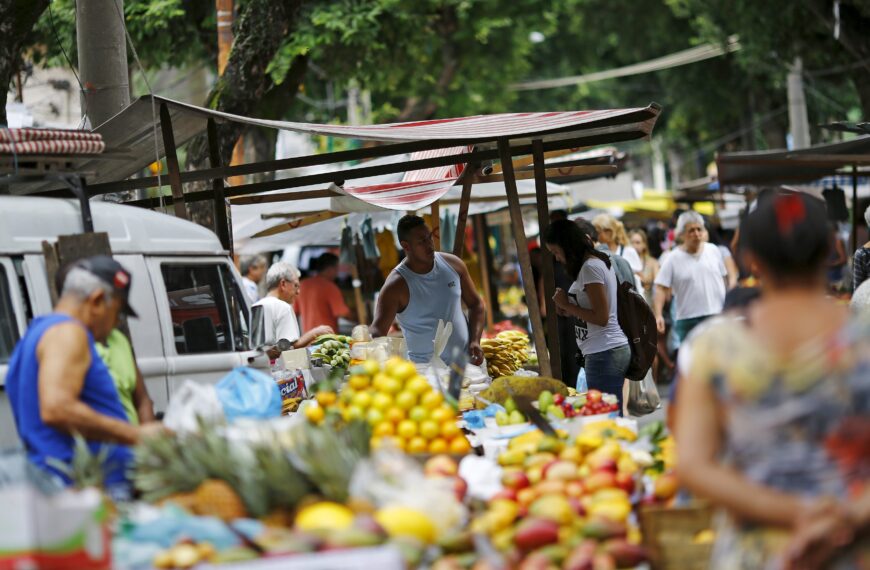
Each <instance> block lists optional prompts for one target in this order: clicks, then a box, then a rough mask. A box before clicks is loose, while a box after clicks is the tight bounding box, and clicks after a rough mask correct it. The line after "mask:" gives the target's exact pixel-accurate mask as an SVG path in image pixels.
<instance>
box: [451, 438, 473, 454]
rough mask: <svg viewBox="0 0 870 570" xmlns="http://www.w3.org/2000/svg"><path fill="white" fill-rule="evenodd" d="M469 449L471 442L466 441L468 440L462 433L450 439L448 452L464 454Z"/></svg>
mask: <svg viewBox="0 0 870 570" xmlns="http://www.w3.org/2000/svg"><path fill="white" fill-rule="evenodd" d="M469 451H471V444H470V443H468V440H467V439H465V436H464V435H460V436H458V437H455V438H453V439H452V440H450V453H456V454H457V455H465V454H466V453H468V452H469Z"/></svg>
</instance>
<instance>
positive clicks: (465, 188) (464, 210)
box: [453, 164, 477, 258]
mask: <svg viewBox="0 0 870 570" xmlns="http://www.w3.org/2000/svg"><path fill="white" fill-rule="evenodd" d="M468 168H469V171H468V172H466V174H467V175H466V176H464V177H463V178H462V197H461V198H460V200H459V215H458V216H457V217H456V239H454V240H453V255H455V256H456V257H459V258H462V251H463V249H464V248H465V225H466V223H467V221H468V204H469V202H471V186H472V185H473V184H474V172H476V171H477V165H476V164H471V165H469V166H468Z"/></svg>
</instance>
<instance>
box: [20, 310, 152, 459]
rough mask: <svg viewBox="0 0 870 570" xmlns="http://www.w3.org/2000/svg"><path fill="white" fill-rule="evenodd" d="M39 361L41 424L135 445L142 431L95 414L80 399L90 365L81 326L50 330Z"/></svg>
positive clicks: (39, 349)
mask: <svg viewBox="0 0 870 570" xmlns="http://www.w3.org/2000/svg"><path fill="white" fill-rule="evenodd" d="M36 357H37V359H38V360H39V386H38V393H39V413H40V417H41V418H42V421H43V422H45V423H46V425H49V426H51V427H53V428H56V429H59V430H61V431H65V432H67V433H74V432H78V433H80V434H82V435H83V436H84V437H85V438H86V439H91V440H98V441H111V442H118V443H126V444H134V443H136V442H137V441H138V439H139V430H138V429H137V428H136V427H135V426H132V425H130V424H129V423H127V422H126V421H123V420H119V419H116V418H112V417H110V416H106V415H104V414H101V413H99V412H97V411H95V410H94V409H93V408H91V407H90V406H88V405H87V404H85V403H84V402H82V401H81V400H79V396H80V395H81V391H82V388H83V386H84V381H85V374H86V373H87V371H88V368H90V366H91V354H90V350H89V349H88V337H87V333H85V331H84V329H83V328H82V327H81V325H78V324H75V323H63V324H60V325H57V326H55V327H52V328H50V329H49V330H48V331H47V332H46V333H45V335H43V337H42V340H40V341H39V345H38V346H37V348H36Z"/></svg>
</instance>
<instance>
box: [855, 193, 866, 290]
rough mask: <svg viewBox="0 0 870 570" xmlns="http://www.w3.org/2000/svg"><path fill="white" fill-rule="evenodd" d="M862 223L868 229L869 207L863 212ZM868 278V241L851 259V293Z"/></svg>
mask: <svg viewBox="0 0 870 570" xmlns="http://www.w3.org/2000/svg"><path fill="white" fill-rule="evenodd" d="M864 221H865V222H867V227H868V228H870V206H867V209H866V210H864ZM868 277H870V241H868V242H867V243H865V244H864V245H862V246H861V247H859V248H858V249H857V250H855V256H854V257H853V258H852V291H857V290H858V287H860V286H861V283H863V282H864V281H866V280H867V278H868Z"/></svg>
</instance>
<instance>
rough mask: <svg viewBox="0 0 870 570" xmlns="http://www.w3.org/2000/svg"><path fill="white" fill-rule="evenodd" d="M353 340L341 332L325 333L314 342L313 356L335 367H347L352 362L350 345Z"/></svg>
mask: <svg viewBox="0 0 870 570" xmlns="http://www.w3.org/2000/svg"><path fill="white" fill-rule="evenodd" d="M352 342H353V340H352V339H351V338H350V337H348V336H344V335H340V334H324V335H321V336H319V337H317V339H316V340H315V341H314V343H312V346H313V347H314V352H312V353H311V358H320V359H322V360H323V363H324V364H328V365H330V366H332V367H333V368H347V367H348V365H349V364H350V345H351V343H352Z"/></svg>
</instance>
